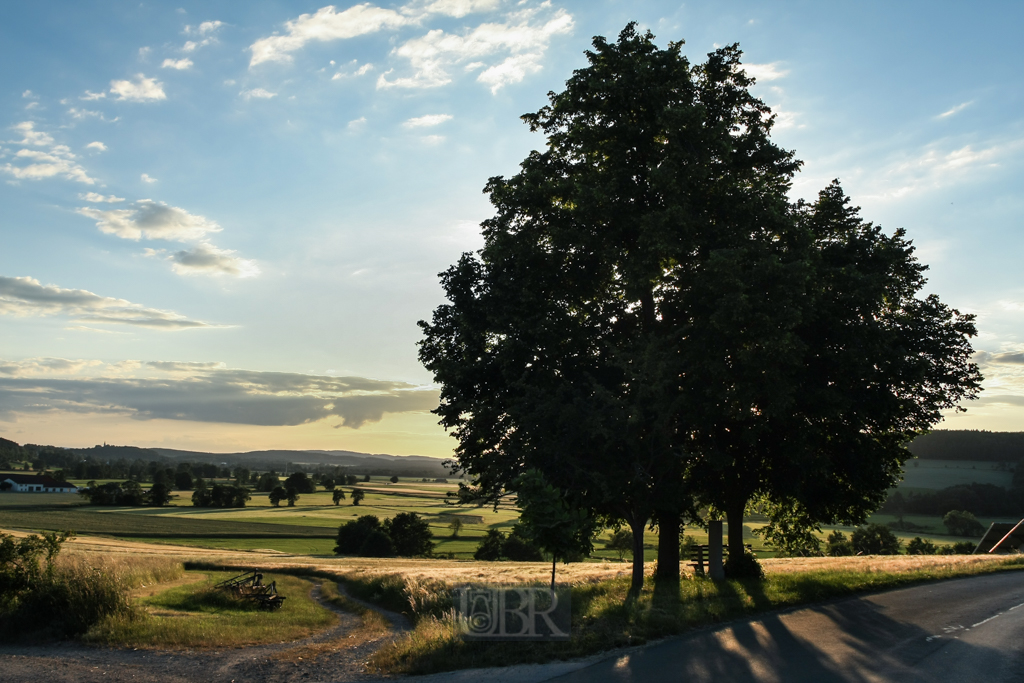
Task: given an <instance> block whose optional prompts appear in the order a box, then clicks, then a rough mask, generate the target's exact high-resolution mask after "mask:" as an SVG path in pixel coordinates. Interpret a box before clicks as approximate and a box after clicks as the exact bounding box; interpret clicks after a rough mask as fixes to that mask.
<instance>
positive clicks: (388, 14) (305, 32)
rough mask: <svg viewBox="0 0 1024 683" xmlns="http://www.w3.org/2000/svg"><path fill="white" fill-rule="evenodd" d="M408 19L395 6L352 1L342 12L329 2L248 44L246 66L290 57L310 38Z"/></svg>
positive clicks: (319, 39)
mask: <svg viewBox="0 0 1024 683" xmlns="http://www.w3.org/2000/svg"><path fill="white" fill-rule="evenodd" d="M409 21H410V20H409V19H408V18H406V17H404V16H403V15H402V14H400V13H398V12H396V11H394V10H389V9H382V8H380V7H375V6H373V5H371V4H369V3H362V4H360V5H354V6H353V7H349V8H348V9H345V10H342V11H341V12H338V11H336V10H335V8H334V7H333V6H331V5H329V6H327V7H323V8H321V9H319V10H317V12H316V14H302V15H300V16H299V17H298V18H297V19H293V20H291V21H286V22H285V24H284V25H285V29H286V32H285V33H284V34H283V35H273V36H267V37H266V38H260V39H259V40H257V41H256V42H254V43H253V44H252V45H250V46H249V49H250V50H251V51H252V59H251V60H250V61H249V66H250V67H253V66H256V65H257V64H262V63H263V62H289V61H291V59H292V57H291V54H290V53H292V52H295V51H296V50H301V49H302V48H303V47H305V45H306V44H307V43H309V42H313V41H317V42H326V41H332V40H342V39H346V38H355V37H356V36H361V35H365V34H368V33H376V32H377V31H380V30H381V29H384V28H398V27H399V26H402V25H404V24H406V23H409Z"/></svg>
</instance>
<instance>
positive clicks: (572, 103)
mask: <svg viewBox="0 0 1024 683" xmlns="http://www.w3.org/2000/svg"><path fill="white" fill-rule="evenodd" d="M680 46H681V44H679V43H673V44H670V45H669V46H668V48H666V49H659V48H658V47H657V46H656V45H655V44H654V43H653V37H652V36H651V35H650V34H649V33H648V34H646V35H643V34H640V33H638V32H637V31H636V28H635V26H634V25H633V24H630V25H628V26H627V27H626V28H625V29H624V30H623V31H622V33H621V34H620V36H619V39H618V41H617V42H615V43H608V42H607V41H606V40H604V39H603V38H600V37H599V38H595V40H594V51H593V52H588V53H587V58H588V60H589V62H590V65H589V66H588V67H587V68H584V69H580V70H579V71H577V72H575V73H574V75H573V77H572V78H571V79H570V80H569V81H568V82H567V84H566V89H565V90H564V91H563V92H561V93H551V95H550V104H549V105H548V106H546V107H544V108H542V109H541V110H540V111H538V112H536V113H534V114H528V115H526V116H524V117H523V119H524V120H525V121H526V122H527V123H528V124H529V125H530V127H531V129H532V130H535V131H542V132H543V133H544V134H545V135H546V136H547V148H546V150H545V151H543V152H534V153H532V154H531V155H530V156H529V157H528V158H527V159H526V160H524V161H523V163H522V165H521V170H520V172H519V173H518V174H516V175H515V176H513V177H512V178H508V179H506V178H501V177H497V178H492V179H490V181H489V182H488V183H487V186H486V188H485V192H487V193H488V194H489V195H490V199H491V203H492V204H493V205H494V207H495V210H496V215H495V217H494V218H492V219H490V220H487V221H485V222H484V223H483V231H484V239H485V246H484V248H483V249H482V250H481V252H480V253H479V254H478V255H473V254H466V255H464V256H463V257H462V259H461V260H460V261H459V263H457V264H456V265H455V266H453V267H452V268H451V269H449V270H448V271H447V272H446V273H443V274H442V283H443V285H444V287H445V290H446V292H447V295H448V298H449V300H450V302H451V303H450V304H447V305H445V306H441V307H440V308H438V309H437V311H435V313H434V316H433V320H432V321H431V322H430V323H421V325H422V327H423V329H424V332H425V339H424V340H423V342H422V344H421V349H420V357H421V360H422V361H423V363H424V364H425V365H426V367H427V368H428V369H430V370H431V371H433V373H434V376H435V378H436V379H437V381H438V382H439V383H440V384H441V385H442V391H441V405H440V407H439V408H438V410H437V412H438V414H439V415H440V416H441V418H442V419H441V422H442V424H443V425H444V426H445V427H447V428H448V429H450V430H452V431H453V433H454V434H455V436H456V437H457V438H458V440H459V445H458V447H457V450H456V459H457V462H458V464H459V465H460V466H461V467H462V468H464V469H465V470H467V471H468V472H469V473H470V474H471V475H473V476H474V477H475V478H476V480H477V483H478V484H479V485H480V487H481V489H482V491H483V492H484V493H486V494H488V495H491V496H498V495H501V493H502V492H504V491H505V490H507V489H509V488H511V487H512V483H513V481H514V480H515V478H516V477H517V476H518V475H519V474H520V473H521V472H523V471H525V470H527V469H529V468H536V469H538V470H539V471H541V472H543V474H544V477H545V479H546V480H547V481H548V482H549V483H550V484H551V485H552V486H555V487H557V488H558V489H559V490H560V491H561V492H562V494H563V496H565V498H566V500H567V501H570V502H571V503H572V504H573V505H576V506H579V507H583V508H586V509H589V510H591V511H593V512H594V513H595V514H598V515H603V516H605V517H606V518H608V519H615V520H623V521H625V522H626V523H627V524H628V525H629V527H630V528H631V530H632V533H633V539H634V544H635V551H634V553H633V561H634V567H633V588H634V590H637V589H639V586H640V585H641V584H642V581H643V552H642V547H643V535H644V530H645V527H646V526H647V524H648V523H649V522H650V521H651V520H652V519H653V520H654V521H656V523H657V524H658V525H659V527H660V528H661V538H662V539H667V541H666V542H665V543H662V544H660V547H659V576H661V577H669V578H671V577H672V576H673V575H675V576H678V566H679V550H678V543H677V541H676V539H677V536H678V529H679V520H680V515H681V514H682V513H684V512H687V511H688V510H689V509H690V508H691V507H692V506H691V504H690V499H689V498H688V497H686V496H684V495H682V494H681V484H682V477H683V473H684V470H685V467H686V463H687V459H688V457H689V454H688V451H687V445H686V443H685V442H684V441H683V440H681V439H680V438H679V415H678V413H679V409H680V396H679V389H678V387H679V377H678V370H677V368H678V361H677V355H678V351H677V346H678V343H679V327H678V325H679V322H678V320H677V319H672V318H669V317H666V310H665V306H666V304H667V303H668V302H669V301H670V300H671V299H672V297H673V296H675V291H674V290H675V289H677V288H678V287H679V286H680V285H679V282H680V279H681V278H682V279H685V277H684V276H685V275H688V274H691V273H690V271H691V270H692V262H693V261H694V259H698V260H700V259H706V258H707V256H708V254H709V253H711V252H712V251H714V250H716V249H721V248H723V247H727V246H729V245H732V244H738V243H743V242H744V240H745V239H747V237H748V235H749V233H750V230H751V223H752V221H755V220H759V221H762V222H767V223H772V222H773V221H778V220H780V219H782V218H784V217H785V215H786V207H787V204H786V197H785V193H786V191H787V190H788V187H789V179H790V177H791V175H792V173H793V172H795V170H796V169H797V168H798V163H797V162H795V161H794V160H793V158H792V155H791V154H790V153H789V152H786V151H785V150H782V149H780V148H778V147H777V146H775V145H774V144H772V143H771V141H770V140H769V138H768V133H769V130H770V128H771V124H772V119H771V117H770V112H769V110H768V108H767V107H766V106H765V105H764V104H763V103H761V102H760V101H759V100H757V99H756V98H754V97H753V96H752V95H751V94H750V93H749V92H748V90H747V86H748V85H749V83H750V81H749V80H748V79H746V77H745V76H744V75H743V73H742V71H741V70H740V69H739V57H740V52H739V50H738V49H737V48H736V47H735V46H732V47H727V48H723V49H721V50H718V51H716V52H714V53H712V54H711V55H709V58H708V61H707V62H706V63H705V64H701V65H698V66H691V65H690V63H689V62H688V60H687V59H686V57H684V56H683V55H682V54H681V50H680Z"/></svg>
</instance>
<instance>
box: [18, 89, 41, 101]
mask: <svg viewBox="0 0 1024 683" xmlns="http://www.w3.org/2000/svg"><path fill="white" fill-rule="evenodd" d="M21 96H22V97H24V98H25V99H27V100H37V99H39V95H36V94H35V93H34V92H32V91H31V90H26V91H25V92H23V93H21Z"/></svg>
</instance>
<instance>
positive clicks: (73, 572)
mask: <svg viewBox="0 0 1024 683" xmlns="http://www.w3.org/2000/svg"><path fill="white" fill-rule="evenodd" d="M71 536H72V534H71V533H70V532H64V533H46V534H43V535H42V537H40V536H36V535H31V536H27V537H25V538H22V539H18V540H15V539H14V537H13V536H9V535H7V534H4V533H0V637H2V638H3V639H5V640H11V639H18V638H20V637H24V636H26V635H34V634H39V633H42V634H45V635H49V636H57V637H68V636H74V635H78V634H81V633H84V632H85V631H87V630H88V629H89V627H90V626H92V625H93V624H96V623H98V622H99V621H100V620H101V619H103V618H105V617H108V616H113V615H117V614H120V615H122V616H126V617H130V616H132V615H133V614H134V608H133V606H132V603H131V599H130V596H129V593H128V589H129V585H128V583H127V581H126V580H125V579H124V577H122V576H119V575H116V574H113V573H107V572H95V571H92V569H91V568H89V567H84V566H82V565H80V564H79V565H75V564H71V565H64V566H57V565H56V564H55V559H56V557H57V554H58V553H59V552H60V549H61V545H62V544H63V543H64V541H65V540H67V539H68V538H70V537H71Z"/></svg>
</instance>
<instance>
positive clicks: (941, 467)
mask: <svg viewBox="0 0 1024 683" xmlns="http://www.w3.org/2000/svg"><path fill="white" fill-rule="evenodd" d="M1012 481H1013V472H1011V471H1010V470H1009V469H1008V468H1007V463H998V462H978V461H970V460H921V459H919V458H915V459H914V460H910V461H909V462H907V464H906V465H905V466H904V468H903V483H901V484H900V486H899V488H900V489H901V490H903V491H906V490H908V489H910V490H914V491H923V490H931V491H938V490H939V489H944V488H947V487H950V486H957V485H961V484H972V483H977V484H994V485H995V486H1001V487H1003V488H1009V487H1010V484H1011V482H1012Z"/></svg>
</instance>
